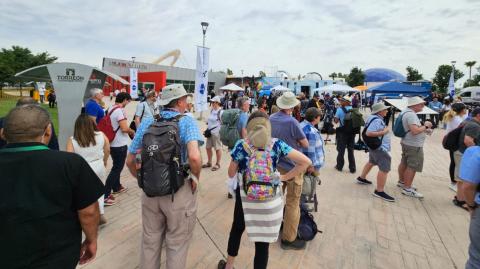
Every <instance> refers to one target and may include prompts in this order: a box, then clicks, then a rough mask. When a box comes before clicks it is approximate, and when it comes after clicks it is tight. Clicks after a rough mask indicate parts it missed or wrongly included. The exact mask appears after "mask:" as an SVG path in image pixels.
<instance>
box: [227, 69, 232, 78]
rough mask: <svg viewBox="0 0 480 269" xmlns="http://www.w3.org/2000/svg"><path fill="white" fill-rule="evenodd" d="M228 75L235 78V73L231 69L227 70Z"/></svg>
mask: <svg viewBox="0 0 480 269" xmlns="http://www.w3.org/2000/svg"><path fill="white" fill-rule="evenodd" d="M227 75H228V76H233V71H232V69H230V68H227Z"/></svg>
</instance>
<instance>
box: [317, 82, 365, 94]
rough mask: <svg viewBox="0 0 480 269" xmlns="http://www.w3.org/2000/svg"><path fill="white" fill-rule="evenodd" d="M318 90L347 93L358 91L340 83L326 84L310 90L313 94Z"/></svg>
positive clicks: (319, 91)
mask: <svg viewBox="0 0 480 269" xmlns="http://www.w3.org/2000/svg"><path fill="white" fill-rule="evenodd" d="M316 92H318V93H319V94H327V93H328V94H330V95H332V94H349V93H355V92H359V90H357V89H354V88H352V87H350V86H348V85H342V84H332V85H327V86H324V87H320V88H317V89H313V90H312V94H315V93H316Z"/></svg>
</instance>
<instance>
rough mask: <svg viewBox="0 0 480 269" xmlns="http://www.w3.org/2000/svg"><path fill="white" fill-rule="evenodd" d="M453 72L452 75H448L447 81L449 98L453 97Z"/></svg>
mask: <svg viewBox="0 0 480 269" xmlns="http://www.w3.org/2000/svg"><path fill="white" fill-rule="evenodd" d="M453 72H454V70H452V74H450V80H449V81H448V93H449V94H450V96H454V95H455V79H454V77H453Z"/></svg>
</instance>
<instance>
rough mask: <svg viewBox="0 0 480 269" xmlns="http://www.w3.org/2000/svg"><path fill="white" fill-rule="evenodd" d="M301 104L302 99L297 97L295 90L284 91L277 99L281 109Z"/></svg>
mask: <svg viewBox="0 0 480 269" xmlns="http://www.w3.org/2000/svg"><path fill="white" fill-rule="evenodd" d="M298 104H300V101H299V100H298V99H297V97H296V96H295V94H293V92H284V93H283V94H282V96H280V97H279V98H278V99H277V106H278V107H279V108H280V109H290V108H294V107H296V106H297V105H298Z"/></svg>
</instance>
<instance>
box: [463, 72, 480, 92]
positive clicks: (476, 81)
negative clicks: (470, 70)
mask: <svg viewBox="0 0 480 269" xmlns="http://www.w3.org/2000/svg"><path fill="white" fill-rule="evenodd" d="M471 86H480V67H479V68H477V74H476V75H474V76H473V78H472V79H468V80H467V81H465V83H464V84H463V87H464V88H466V87H471Z"/></svg>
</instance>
